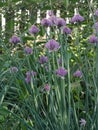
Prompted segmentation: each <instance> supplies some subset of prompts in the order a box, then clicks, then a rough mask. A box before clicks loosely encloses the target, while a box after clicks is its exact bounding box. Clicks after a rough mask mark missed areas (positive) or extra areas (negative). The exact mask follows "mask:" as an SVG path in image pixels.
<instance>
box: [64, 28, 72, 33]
mask: <svg viewBox="0 0 98 130" xmlns="http://www.w3.org/2000/svg"><path fill="white" fill-rule="evenodd" d="M63 33H64V34H71V29H70V28H68V27H66V26H64V27H63Z"/></svg>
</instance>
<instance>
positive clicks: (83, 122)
mask: <svg viewBox="0 0 98 130" xmlns="http://www.w3.org/2000/svg"><path fill="white" fill-rule="evenodd" d="M79 122H80V125H81V126H85V125H86V120H85V119H82V118H81V120H80V121H79Z"/></svg>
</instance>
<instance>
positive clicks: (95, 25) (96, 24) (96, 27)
mask: <svg viewBox="0 0 98 130" xmlns="http://www.w3.org/2000/svg"><path fill="white" fill-rule="evenodd" d="M94 29H95V30H96V31H97V32H98V22H96V23H95V24H94Z"/></svg>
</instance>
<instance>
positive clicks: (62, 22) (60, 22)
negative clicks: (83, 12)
mask: <svg viewBox="0 0 98 130" xmlns="http://www.w3.org/2000/svg"><path fill="white" fill-rule="evenodd" d="M55 25H56V26H58V27H62V26H65V25H66V21H65V20H64V19H63V18H57V19H56V22H55Z"/></svg>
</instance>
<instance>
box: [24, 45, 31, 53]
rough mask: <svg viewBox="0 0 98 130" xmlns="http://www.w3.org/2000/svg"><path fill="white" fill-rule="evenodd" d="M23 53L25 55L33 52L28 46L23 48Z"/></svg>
mask: <svg viewBox="0 0 98 130" xmlns="http://www.w3.org/2000/svg"><path fill="white" fill-rule="evenodd" d="M24 51H25V53H26V54H32V52H33V51H32V48H30V47H28V46H26V47H25V49H24Z"/></svg>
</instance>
